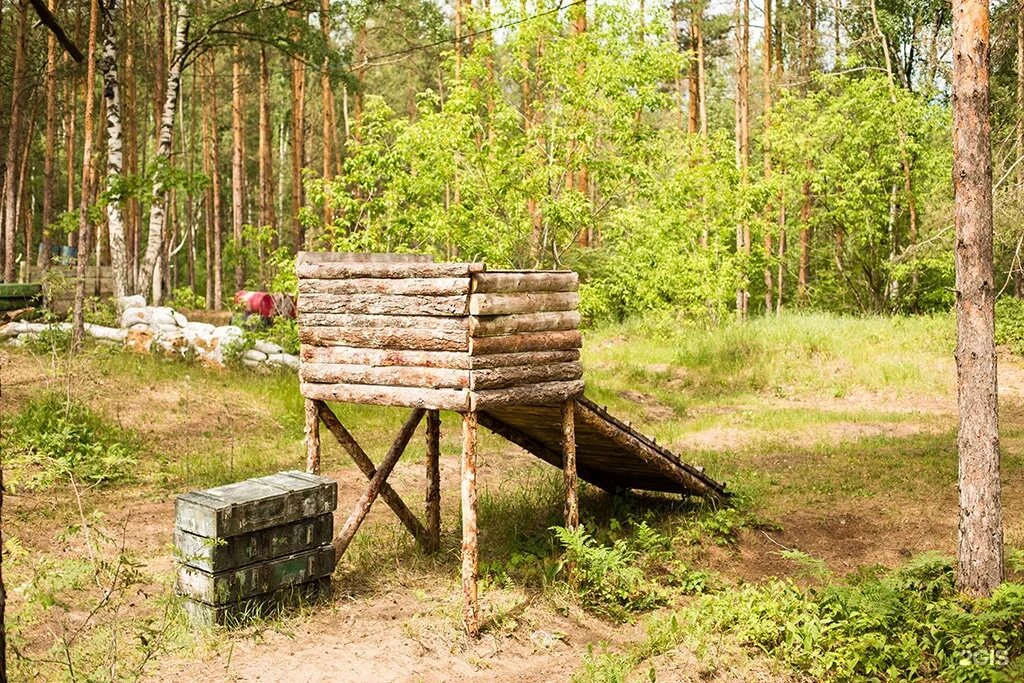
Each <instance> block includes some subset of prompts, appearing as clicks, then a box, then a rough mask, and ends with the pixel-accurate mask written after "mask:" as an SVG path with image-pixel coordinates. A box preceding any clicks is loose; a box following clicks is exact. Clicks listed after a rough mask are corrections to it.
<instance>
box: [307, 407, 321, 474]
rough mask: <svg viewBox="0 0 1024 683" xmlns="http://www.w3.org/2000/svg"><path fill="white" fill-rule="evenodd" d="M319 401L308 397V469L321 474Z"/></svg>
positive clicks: (312, 472)
mask: <svg viewBox="0 0 1024 683" xmlns="http://www.w3.org/2000/svg"><path fill="white" fill-rule="evenodd" d="M319 403H320V402H319V401H317V400H315V399H312V398H307V399H306V471H307V472H309V473H310V474H320V406H319Z"/></svg>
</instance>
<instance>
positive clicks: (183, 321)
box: [174, 311, 188, 327]
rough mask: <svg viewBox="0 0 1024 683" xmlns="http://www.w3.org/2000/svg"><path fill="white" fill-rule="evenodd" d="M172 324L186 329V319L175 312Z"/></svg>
mask: <svg viewBox="0 0 1024 683" xmlns="http://www.w3.org/2000/svg"><path fill="white" fill-rule="evenodd" d="M174 323H175V324H176V325H177V326H178V327H188V318H186V317H185V316H183V315H182V314H181V313H178V312H177V311H175V312H174Z"/></svg>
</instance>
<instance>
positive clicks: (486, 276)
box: [473, 270, 580, 292]
mask: <svg viewBox="0 0 1024 683" xmlns="http://www.w3.org/2000/svg"><path fill="white" fill-rule="evenodd" d="M579 283H580V277H579V275H577V274H576V273H574V272H572V271H564V272H553V271H543V270H541V271H534V272H530V271H526V272H521V273H502V272H494V273H477V274H476V275H474V276H473V291H474V292H575V291H576V290H577V289H579Z"/></svg>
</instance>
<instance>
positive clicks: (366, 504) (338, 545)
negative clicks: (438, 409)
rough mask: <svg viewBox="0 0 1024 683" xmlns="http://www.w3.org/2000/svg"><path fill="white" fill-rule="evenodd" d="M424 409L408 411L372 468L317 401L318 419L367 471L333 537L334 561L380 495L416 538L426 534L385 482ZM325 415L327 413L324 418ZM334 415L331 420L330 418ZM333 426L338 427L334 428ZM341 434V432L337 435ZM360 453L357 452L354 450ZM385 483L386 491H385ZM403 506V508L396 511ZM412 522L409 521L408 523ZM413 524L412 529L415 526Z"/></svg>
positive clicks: (350, 436) (327, 411)
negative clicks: (365, 480) (359, 491)
mask: <svg viewBox="0 0 1024 683" xmlns="http://www.w3.org/2000/svg"><path fill="white" fill-rule="evenodd" d="M425 412H426V411H425V410H424V409H422V408H416V409H414V410H413V411H412V414H411V415H409V419H408V420H406V421H405V424H404V425H402V429H401V431H399V432H398V436H397V437H395V442H394V443H393V444H391V448H390V449H389V450H388V453H387V455H385V456H384V460H382V461H381V463H380V467H379V468H377V469H376V470H374V467H373V463H372V462H371V461H370V459H369V457H368V456H367V455H366V453H365V452H364V451H363V449H362V448H360V447H359V444H357V443H356V442H355V439H353V438H352V435H351V434H349V433H348V430H346V429H345V428H344V426H343V425H342V424H341V422H340V421H339V420H338V418H337V416H335V415H334V413H333V412H331V410H330V408H328V407H327V406H326V404H324V403H323V402H321V403H320V419H321V420H323V422H324V424H325V425H326V426H327V429H328V430H330V432H331V433H332V434H334V436H335V437H336V438H338V441H339V443H341V445H342V446H343V447H344V448H345V449H346V450H348V451H349V454H350V455H352V459H353V460H355V461H356V464H357V465H358V466H359V469H360V470H362V471H363V473H364V474H366V476H367V477H369V479H370V484H369V486H368V487H367V488H366V491H364V492H363V495H362V496H360V497H359V500H358V501H357V502H356V505H355V507H354V508H353V509H352V512H351V513H350V514H349V516H348V519H347V520H346V521H345V525H344V526H343V527H342V528H341V532H340V533H339V534H338V537H337V538H335V539H334V543H333V545H334V561H335V562H337V561H338V560H340V559H341V556H342V555H344V554H345V550H346V549H347V548H348V546H349V544H350V543H351V542H352V538H353V537H354V536H355V535H356V531H358V530H359V526H360V525H361V524H362V523H363V520H365V519H366V516H367V515H368V514H369V513H370V506H371V505H373V501H374V500H376V499H377V496H378V495H380V496H382V497H383V498H384V500H385V501H386V502H387V503H388V505H389V506H391V509H392V510H394V511H395V513H396V514H397V515H398V517H399V519H401V520H402V522H403V523H404V524H405V525H406V526H407V527H409V530H410V531H411V532H412V533H413V535H414V536H416V537H417V539H425V538H426V530H424V529H423V525H422V524H420V522H419V520H417V519H416V517H415V515H413V514H412V512H411V511H410V510H409V508H407V507H406V506H405V504H404V503H403V502H402V500H401V498H399V497H398V494H397V493H395V491H394V489H392V488H391V487H390V486H388V484H387V478H388V476H390V475H391V471H392V470H393V469H394V468H395V465H396V464H398V460H399V459H400V458H401V457H402V453H403V452H404V451H405V447H406V446H407V445H409V440H410V439H411V438H412V435H413V433H415V431H416V427H417V426H418V425H419V423H420V420H422V419H423V414H424V413H425ZM325 415H329V416H330V417H328V418H327V419H324V418H325ZM331 418H333V420H332V419H331ZM335 427H338V428H340V429H339V430H338V431H335ZM339 435H342V436H339ZM346 436H347V438H345V437H346ZM346 444H349V445H354V448H351V449H350V448H349V445H346ZM357 452H358V453H359V454H360V455H358V456H357V455H356V453H357ZM385 487H386V488H387V490H388V491H389V493H384V489H385ZM399 510H403V511H404V512H399ZM410 522H411V523H410ZM414 527H415V530H414Z"/></svg>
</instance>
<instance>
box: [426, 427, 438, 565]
mask: <svg viewBox="0 0 1024 683" xmlns="http://www.w3.org/2000/svg"><path fill="white" fill-rule="evenodd" d="M426 460H427V462H426V465H427V467H426V470H427V472H426V475H427V497H426V515H427V543H426V547H427V550H428V551H429V552H437V551H438V550H439V549H440V547H441V414H440V413H439V412H438V411H436V410H428V411H427V458H426Z"/></svg>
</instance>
